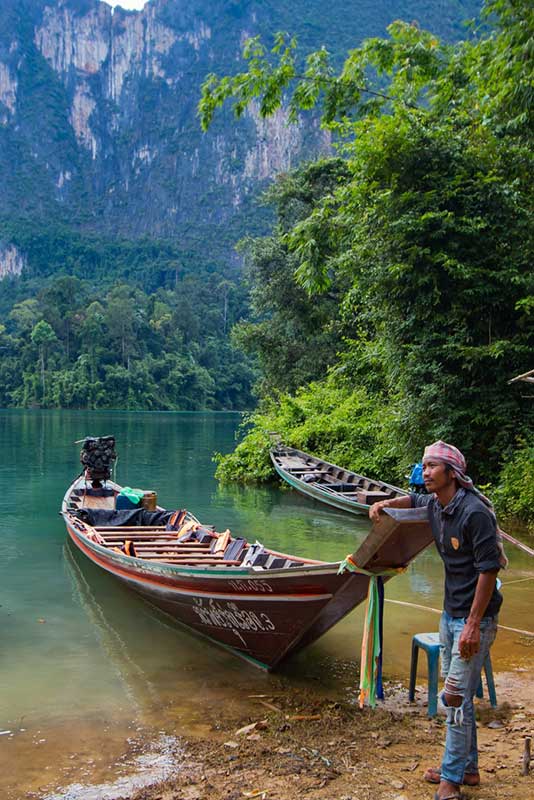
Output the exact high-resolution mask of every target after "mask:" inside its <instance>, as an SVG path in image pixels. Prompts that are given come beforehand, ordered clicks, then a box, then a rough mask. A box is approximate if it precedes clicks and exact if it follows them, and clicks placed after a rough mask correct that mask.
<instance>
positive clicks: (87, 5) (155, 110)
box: [0, 0, 478, 263]
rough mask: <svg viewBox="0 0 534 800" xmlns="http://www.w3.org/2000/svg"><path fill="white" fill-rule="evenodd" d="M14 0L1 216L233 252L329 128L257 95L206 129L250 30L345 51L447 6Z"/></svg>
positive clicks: (3, 69)
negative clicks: (260, 201)
mask: <svg viewBox="0 0 534 800" xmlns="http://www.w3.org/2000/svg"><path fill="white" fill-rule="evenodd" d="M3 4H5V6H6V8H5V9H4V11H3V12H2V14H3V21H2V23H0V155H1V160H0V181H1V183H2V185H3V187H4V191H3V192H2V193H0V217H2V218H4V219H6V218H8V219H9V218H12V217H13V216H14V215H24V216H26V217H28V216H29V217H30V218H34V219H39V220H44V221H46V220H48V219H54V220H57V219H60V220H62V221H63V222H65V223H67V224H69V225H76V226H77V227H78V228H82V229H85V230H92V231H97V232H107V233H110V232H112V233H114V234H115V233H118V234H122V235H126V236H139V235H143V234H145V235H150V236H160V237H161V236H166V237H173V238H180V239H183V241H184V242H186V244H187V247H189V248H190V249H191V248H192V249H193V250H195V248H199V249H200V248H206V246H208V247H209V243H210V242H211V241H212V242H216V244H217V247H218V248H219V249H220V250H221V252H222V251H225V250H226V251H227V252H230V251H231V247H232V245H233V242H234V240H235V238H237V236H238V234H239V233H242V232H243V230H244V228H245V223H244V220H245V219H246V220H247V224H248V225H250V219H251V213H252V215H253V217H254V218H255V219H258V220H260V216H259V212H258V211H257V209H256V207H255V204H254V198H255V197H256V195H257V192H258V189H259V188H260V187H261V186H262V185H264V183H265V182H266V181H267V180H268V179H269V178H271V177H272V176H273V174H275V173H276V172H278V171H284V170H287V169H289V168H290V167H291V166H292V165H294V164H295V163H296V162H297V161H298V159H299V158H302V157H305V156H306V155H310V154H312V153H317V152H319V151H324V150H327V149H328V147H329V141H328V138H327V137H325V135H324V134H323V133H322V132H321V131H319V130H318V129H317V128H316V127H314V125H313V124H312V123H306V124H301V125H299V126H297V127H295V126H290V125H288V123H287V119H286V116H285V114H284V113H283V112H280V113H278V114H276V115H274V116H273V117H272V118H270V119H269V120H262V119H260V117H259V115H258V113H257V109H255V108H252V109H251V110H250V112H249V113H247V114H246V115H244V117H243V118H242V120H240V121H239V122H238V123H236V122H235V121H234V120H233V119H232V118H231V117H230V115H229V114H227V115H222V116H221V117H219V118H218V120H217V121H216V123H215V124H214V126H213V128H212V130H210V131H209V132H208V133H207V134H205V135H204V134H202V133H201V132H200V129H199V125H198V120H197V118H196V104H197V102H198V98H199V87H200V84H201V83H202V81H203V79H204V78H205V76H206V74H207V73H209V72H211V71H216V72H218V73H224V72H231V71H233V70H235V69H236V68H237V65H238V56H239V52H240V48H241V46H242V42H243V40H244V38H246V37H247V36H250V35H255V34H257V33H260V34H262V35H264V36H268V35H269V34H272V33H274V32H275V31H276V30H280V29H288V30H291V31H292V32H295V33H296V34H297V35H300V37H301V39H302V40H303V43H304V44H305V46H308V47H317V46H319V45H321V44H323V43H325V44H326V45H327V46H329V48H330V49H331V50H333V51H334V52H338V53H340V54H342V53H343V52H345V51H346V50H347V49H348V48H349V47H350V46H354V44H356V43H357V42H358V41H359V40H361V38H363V37H364V36H366V35H375V34H382V33H383V32H384V30H385V26H386V25H387V24H388V23H389V22H390V21H391V20H392V19H394V18H396V17H399V16H403V17H407V18H409V19H414V18H418V19H419V20H420V21H421V23H422V24H424V25H432V24H433V22H434V20H433V19H431V18H429V15H430V16H432V14H434V16H436V9H437V6H440V8H441V7H442V6H443V3H442V2H441V0H433V2H427V0H381V2H380V0H379V2H376V0H358V2H356V3H355V4H354V6H353V7H351V8H349V7H348V6H347V4H346V3H345V0H330V2H328V3H326V2H325V0H309V2H306V3H303V2H301V0H299V2H297V3H295V4H293V6H292V7H291V8H287V4H286V3H284V2H282V0H210V1H209V2H207V0H188V2H185V0H150V2H148V3H147V4H146V5H145V7H144V9H143V10H142V11H139V12H128V11H125V10H123V9H121V8H119V7H117V8H116V9H115V11H114V12H113V11H112V9H111V7H110V6H108V5H107V4H106V3H105V2H101V0H3ZM445 5H447V4H445ZM450 5H451V8H452V3H451V4H450ZM477 6H478V3H477V2H476V0H463V4H462V2H461V0H457V2H455V4H454V11H451V13H450V15H449V17H450V18H447V15H446V14H445V15H443V14H440V16H439V19H440V26H441V31H440V32H441V33H444V34H445V35H446V36H449V37H450V36H453V35H454V31H455V28H458V27H459V25H460V22H461V19H462V17H465V16H468V15H469V14H471V13H474V12H475V11H476V8H477ZM434 27H435V26H434ZM258 224H260V227H261V221H260V222H259V223H258ZM252 227H253V226H252ZM6 263H7V262H6Z"/></svg>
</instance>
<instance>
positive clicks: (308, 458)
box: [271, 444, 408, 514]
mask: <svg viewBox="0 0 534 800" xmlns="http://www.w3.org/2000/svg"><path fill="white" fill-rule="evenodd" d="M271 460H272V462H273V465H274V468H275V470H276V471H277V473H278V474H279V475H280V477H281V478H283V479H284V480H285V481H286V483H288V484H289V485H290V486H292V487H293V488H294V489H296V490H297V491H298V492H300V493H301V494H304V495H306V496H307V497H311V498H313V499H314V500H318V501H319V502H321V503H326V504H327V505H329V506H333V507H334V508H339V509H341V511H348V512H349V513H352V514H367V512H368V511H369V507H370V506H371V505H372V504H373V503H376V502H378V501H379V500H388V499H389V498H392V497H402V496H404V495H406V494H408V492H405V491H404V489H399V487H398V486H392V485H391V484H390V483H385V482H384V481H378V480H374V479H373V478H366V477H365V475H358V474H357V473H356V472H350V470H348V469H343V467H338V466H336V465H335V464H330V463H329V462H328V461H323V459H321V458H317V457H316V456H313V455H310V454H309V453H304V452H303V451H302V450H296V449H295V448H294V447H286V446H285V445H282V444H279V445H277V446H276V447H275V448H273V449H272V450H271Z"/></svg>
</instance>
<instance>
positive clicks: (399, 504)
mask: <svg viewBox="0 0 534 800" xmlns="http://www.w3.org/2000/svg"><path fill="white" fill-rule="evenodd" d="M411 507H412V498H411V497H410V495H409V494H407V495H406V496H405V497H392V498H391V500H379V501H378V503H373V505H372V506H371V507H370V508H369V519H371V521H372V522H378V520H379V518H380V512H381V511H382V509H383V508H411Z"/></svg>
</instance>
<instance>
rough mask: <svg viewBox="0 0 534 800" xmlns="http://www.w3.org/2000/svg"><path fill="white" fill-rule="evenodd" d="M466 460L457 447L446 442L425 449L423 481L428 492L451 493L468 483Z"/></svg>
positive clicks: (436, 443) (435, 443)
mask: <svg viewBox="0 0 534 800" xmlns="http://www.w3.org/2000/svg"><path fill="white" fill-rule="evenodd" d="M466 466H467V464H466V460H465V458H464V455H463V453H461V452H460V451H459V450H458V448H457V447H454V445H452V444H447V442H442V441H441V440H440V441H438V442H434V444H431V445H429V446H428V447H426V448H425V452H424V455H423V479H424V481H425V486H426V488H427V490H428V491H429V492H435V493H437V494H441V493H442V492H448V491H452V490H454V489H455V488H458V485H460V486H462V485H465V482H466V481H469V479H468V478H467V476H466V475H465V469H466Z"/></svg>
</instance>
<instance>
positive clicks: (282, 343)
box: [201, 0, 534, 518]
mask: <svg viewBox="0 0 534 800" xmlns="http://www.w3.org/2000/svg"><path fill="white" fill-rule="evenodd" d="M533 41H534V7H533V6H532V4H531V3H530V2H528V0H519V2H518V1H517V0H487V2H486V5H485V13H484V19H483V24H482V26H481V28H480V30H479V31H478V36H477V37H476V38H475V39H473V40H471V41H465V42H461V43H459V44H457V45H453V46H450V45H447V44H445V43H443V42H442V41H440V39H439V38H438V37H437V36H436V35H435V34H434V33H430V32H426V31H423V30H420V29H419V28H418V27H416V26H414V25H409V24H405V23H395V24H393V25H392V26H391V27H390V29H389V36H388V38H386V39H370V40H367V41H365V42H364V43H363V44H362V46H361V47H359V48H357V49H355V50H353V51H351V52H350V53H349V54H348V55H347V58H346V60H345V62H344V64H343V65H342V67H341V69H338V68H337V67H336V66H335V65H333V64H332V63H331V61H330V59H329V58H328V55H327V54H326V53H325V52H324V51H319V52H315V53H312V54H310V55H309V56H308V59H307V67H306V70H305V71H303V70H302V69H301V68H300V67H299V66H298V64H299V58H300V57H299V55H298V49H297V46H296V44H295V42H294V41H291V40H290V39H289V38H287V37H281V38H280V40H279V42H278V46H277V48H276V49H275V50H274V51H269V49H267V48H265V47H264V46H263V45H262V43H261V41H259V40H256V41H255V42H254V43H252V44H251V47H250V48H249V52H248V54H247V55H248V58H247V59H246V63H245V65H244V71H243V72H242V73H241V74H239V75H237V76H235V77H233V78H226V77H220V76H219V77H218V78H216V79H213V80H212V81H211V83H210V84H209V85H206V86H205V87H204V95H203V98H202V102H201V111H202V115H203V123H204V124H205V125H209V124H210V122H211V120H212V118H213V116H214V115H215V114H216V113H217V109H218V107H219V106H221V105H223V104H224V103H226V102H227V101H229V102H233V103H234V105H235V108H236V110H237V112H238V113H240V112H241V110H242V108H243V107H244V106H246V104H247V103H249V102H250V101H251V99H252V98H254V99H255V101H256V102H260V104H261V106H262V109H263V112H264V113H265V114H267V115H268V114H270V113H273V111H274V110H275V109H276V107H277V105H278V103H279V102H280V101H281V97H282V96H286V97H287V96H288V97H289V108H290V110H293V111H294V112H295V113H296V112H297V111H301V110H302V109H311V108H320V110H321V115H322V122H323V124H324V125H325V126H326V127H327V128H328V129H329V130H331V131H335V132H336V133H338V134H340V135H342V136H343V138H344V141H345V144H344V145H343V146H342V148H341V153H342V154H343V155H344V157H345V161H344V162H340V161H339V160H322V161H319V162H316V163H315V164H312V165H308V166H306V167H302V168H300V169H298V170H296V171H294V172H293V173H291V174H290V175H288V176H285V177H284V178H282V179H280V180H279V181H278V183H277V186H276V188H275V189H274V190H273V191H272V192H271V198H272V202H273V204H274V209H275V211H276V214H277V224H276V226H275V227H274V228H273V232H272V235H271V236H269V237H267V238H259V239H255V240H252V241H250V242H249V244H248V253H249V262H248V276H249V280H250V281H251V284H252V290H251V291H252V297H253V300H254V308H255V312H256V314H257V318H256V320H254V321H252V322H248V323H247V324H246V325H243V324H241V325H240V326H239V327H238V330H237V334H238V336H239V338H240V340H241V341H242V342H243V343H244V344H245V345H246V346H247V347H248V349H249V351H250V352H252V353H256V354H257V355H258V357H259V360H260V365H261V368H262V375H263V377H262V380H261V384H260V385H261V390H262V398H263V400H262V404H261V406H260V409H259V410H258V411H257V412H256V413H255V414H253V415H252V417H251V419H250V420H249V425H250V424H251V425H252V428H251V429H249V432H248V434H247V436H246V437H245V439H244V440H243V442H242V443H241V444H240V445H239V446H238V447H237V449H236V451H235V453H233V454H231V455H230V456H228V457H226V458H224V459H222V460H221V463H220V465H219V476H220V477H221V478H223V479H238V480H257V479H268V478H269V477H270V476H271V474H272V472H271V468H270V465H269V459H268V448H269V437H268V432H269V431H273V430H275V431H278V432H279V433H280V434H281V435H282V437H283V439H284V440H285V441H286V442H287V443H288V444H291V445H294V446H297V447H299V448H301V449H304V450H309V451H313V452H315V453H317V454H319V455H321V456H323V457H326V458H327V459H328V460H330V461H333V462H335V463H341V464H343V465H344V466H346V467H349V468H352V469H354V470H356V471H357V472H363V473H367V474H371V475H374V476H376V477H378V476H380V477H382V478H386V479H391V480H401V479H402V475H403V473H404V472H405V471H406V469H407V467H408V465H409V464H410V462H413V461H416V460H417V459H418V458H419V457H420V455H421V452H422V448H423V447H424V445H425V444H428V443H429V442H431V441H434V440H436V439H438V438H442V439H445V440H447V441H452V442H454V443H455V444H456V445H457V446H458V447H460V448H461V449H462V450H463V451H464V452H465V453H466V455H467V458H468V461H469V464H470V472H472V474H473V476H474V477H475V479H477V480H478V481H482V482H488V481H497V478H498V475H499V471H500V470H501V468H502V466H503V464H506V468H505V472H504V476H505V480H503V482H502V483H501V484H500V487H499V488H497V489H496V490H495V491H494V497H495V499H496V500H497V501H501V503H502V504H503V505H504V506H505V508H506V510H507V511H512V512H513V513H515V514H517V515H519V516H523V517H525V518H529V517H530V518H532V514H533V512H532V509H533V507H534V495H533V490H532V486H533V481H532V476H533V474H534V404H533V403H532V397H524V395H525V394H526V392H525V390H524V389H522V388H521V386H520V385H518V384H515V385H513V386H511V385H509V384H508V381H509V380H510V379H511V378H512V377H514V376H515V375H517V374H519V373H522V372H525V371H526V370H527V369H532V367H533V366H534V365H533V363H532V358H533V353H534V271H533V269H532V264H533V263H534V224H533V223H534V202H533V201H534V190H533V187H534V182H533V180H532V178H533V163H534V159H533V145H534V138H533V131H534V125H533V123H534V116H533V109H534V105H533V103H532V98H533V96H534V95H533V92H534V51H533V47H532V44H533ZM290 284H292V285H293V289H291V288H290ZM273 331H274V332H275V333H274V337H273V335H272V332H273ZM291 331H293V332H295V331H296V332H298V336H297V337H292V336H291V333H290V332H291ZM273 338H274V341H273ZM304 342H305V345H303V343H304ZM314 355H315V356H316V357H315V358H314Z"/></svg>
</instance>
